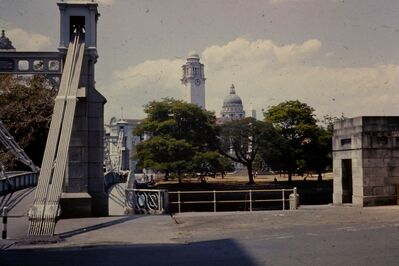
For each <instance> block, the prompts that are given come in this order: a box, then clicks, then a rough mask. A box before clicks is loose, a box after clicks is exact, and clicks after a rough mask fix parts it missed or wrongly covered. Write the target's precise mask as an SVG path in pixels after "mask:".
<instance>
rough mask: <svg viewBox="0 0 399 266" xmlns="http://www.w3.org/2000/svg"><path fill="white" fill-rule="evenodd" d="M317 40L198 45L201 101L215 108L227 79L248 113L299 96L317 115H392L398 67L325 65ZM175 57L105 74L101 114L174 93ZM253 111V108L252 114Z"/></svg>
mask: <svg viewBox="0 0 399 266" xmlns="http://www.w3.org/2000/svg"><path fill="white" fill-rule="evenodd" d="M326 54H329V56H334V53H333V52H330V51H322V43H321V42H320V41H319V40H315V39H314V40H308V41H305V42H303V43H294V44H287V45H277V44H275V43H273V42H272V41H271V40H255V41H250V40H247V39H245V38H237V39H236V40H233V41H231V42H228V43H226V44H224V45H220V46H216V45H215V46H211V47H208V48H206V49H205V50H204V51H203V53H202V55H201V60H202V61H203V63H204V64H205V74H206V78H207V80H206V106H207V109H208V110H215V111H216V112H217V114H219V112H220V109H221V106H222V103H223V98H224V97H225V96H226V95H227V94H228V92H229V87H230V85H231V83H234V84H235V85H236V92H237V94H238V95H239V96H240V97H241V98H242V99H243V104H244V108H245V109H246V110H247V111H248V109H249V106H250V103H252V104H253V106H254V107H255V108H256V109H257V110H258V112H259V111H260V109H261V108H265V109H266V108H267V107H268V106H270V105H275V104H278V103H280V102H282V101H286V100H296V99H299V100H301V101H303V102H306V103H308V104H309V105H311V106H312V107H314V108H315V109H316V112H317V114H318V115H319V116H320V117H321V116H322V115H326V114H330V115H335V116H339V115H340V114H341V113H344V114H345V115H346V116H359V115H397V114H398V113H399V106H397V104H396V103H397V102H398V100H399V75H398V72H399V66H397V65H375V66H369V67H363V68H358V67H346V68H339V67H328V66H324V65H323V64H322V63H320V62H321V61H322V59H325V58H326V56H325V55H326ZM183 63H184V62H183V60H166V59H162V60H154V61H146V62H144V63H141V64H139V65H137V66H133V67H129V68H127V69H125V70H121V71H116V72H115V73H113V81H112V82H111V84H110V85H109V86H107V88H106V89H105V88H104V89H103V91H104V94H105V95H106V96H107V98H108V101H109V104H108V106H107V107H106V110H107V115H108V116H110V115H119V114H120V111H119V110H120V106H123V107H124V110H125V112H124V113H125V116H126V117H140V116H141V117H142V116H143V113H142V106H143V104H145V103H147V102H148V101H150V100H153V99H160V98H162V97H167V96H170V97H175V98H181V97H182V91H181V90H182V85H181V84H180V78H181V65H182V64H183ZM258 117H259V118H260V117H261V114H258Z"/></svg>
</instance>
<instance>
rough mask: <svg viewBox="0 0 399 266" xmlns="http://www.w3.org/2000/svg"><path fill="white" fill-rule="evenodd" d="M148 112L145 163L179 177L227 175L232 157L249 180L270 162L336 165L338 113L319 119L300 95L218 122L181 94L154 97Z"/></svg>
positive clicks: (300, 170)
mask: <svg viewBox="0 0 399 266" xmlns="http://www.w3.org/2000/svg"><path fill="white" fill-rule="evenodd" d="M144 112H145V113H146V115H147V117H146V118H145V119H144V120H143V121H142V123H140V124H139V126H138V127H137V128H136V129H135V130H134V134H135V135H146V136H147V138H146V139H147V140H145V141H143V142H141V143H139V144H138V145H137V147H136V153H135V155H134V157H135V159H137V160H138V166H139V167H141V168H150V169H153V170H155V171H157V172H161V173H163V174H164V175H165V179H168V178H169V177H170V176H174V177H177V178H178V179H179V181H181V180H182V178H184V177H186V176H192V175H199V176H200V177H202V176H215V175H216V174H221V175H224V174H225V173H226V172H228V171H232V170H233V169H234V167H233V164H232V162H236V163H239V164H242V165H243V166H245V167H246V168H247V172H248V183H249V184H254V183H255V180H254V173H255V172H256V171H260V170H262V169H264V168H267V169H269V170H272V171H276V172H284V173H287V174H288V180H289V181H292V176H293V175H294V174H304V173H309V172H313V173H317V174H318V179H319V180H321V178H322V174H323V172H324V171H325V170H326V169H327V168H328V167H330V166H331V162H332V159H331V149H332V146H331V138H332V123H333V121H334V119H332V118H329V117H327V118H326V119H324V121H323V122H324V123H318V121H317V120H316V118H315V114H314V109H313V108H312V107H310V106H308V105H307V104H305V103H302V102H300V101H298V100H296V101H286V102H283V103H280V104H278V105H275V106H271V107H269V108H268V109H267V110H266V111H265V112H264V113H263V115H264V119H263V121H259V120H256V119H254V118H244V119H241V120H233V121H229V122H227V123H224V124H221V125H217V124H216V117H215V115H214V113H212V112H209V111H206V110H203V109H201V108H200V107H198V106H197V105H194V104H189V103H185V102H183V101H179V100H175V99H164V100H162V101H152V102H150V103H148V104H147V105H146V106H145V108H144Z"/></svg>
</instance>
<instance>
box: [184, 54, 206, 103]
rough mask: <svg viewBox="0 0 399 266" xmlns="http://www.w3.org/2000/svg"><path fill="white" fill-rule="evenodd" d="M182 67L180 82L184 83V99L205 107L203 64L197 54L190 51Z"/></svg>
mask: <svg viewBox="0 0 399 266" xmlns="http://www.w3.org/2000/svg"><path fill="white" fill-rule="evenodd" d="M182 69H183V77H182V79H181V82H182V84H183V85H184V94H185V97H184V99H185V100H186V101H187V102H189V103H194V104H196V105H198V106H200V107H201V108H203V109H205V75H204V64H202V63H200V57H199V55H198V54H197V53H195V52H191V53H190V54H189V55H188V57H187V62H186V63H185V64H184V65H183V66H182Z"/></svg>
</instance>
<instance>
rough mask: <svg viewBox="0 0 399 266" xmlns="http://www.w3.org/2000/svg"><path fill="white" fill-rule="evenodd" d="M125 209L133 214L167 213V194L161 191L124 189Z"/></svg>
mask: <svg viewBox="0 0 399 266" xmlns="http://www.w3.org/2000/svg"><path fill="white" fill-rule="evenodd" d="M126 200H127V204H126V205H127V207H128V208H130V209H131V210H133V211H134V213H146V214H161V213H165V212H168V192H167V191H166V190H162V189H126Z"/></svg>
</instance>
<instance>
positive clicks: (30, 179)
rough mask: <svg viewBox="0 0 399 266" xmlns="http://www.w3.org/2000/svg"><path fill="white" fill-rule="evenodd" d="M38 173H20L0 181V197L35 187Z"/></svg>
mask: <svg viewBox="0 0 399 266" xmlns="http://www.w3.org/2000/svg"><path fill="white" fill-rule="evenodd" d="M38 177H39V173H32V172H29V173H26V172H25V173H20V174H17V175H13V176H9V177H8V178H5V179H0V196H2V195H5V194H8V193H11V192H14V191H17V190H21V189H24V188H28V187H34V186H36V185H37V179H38Z"/></svg>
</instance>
